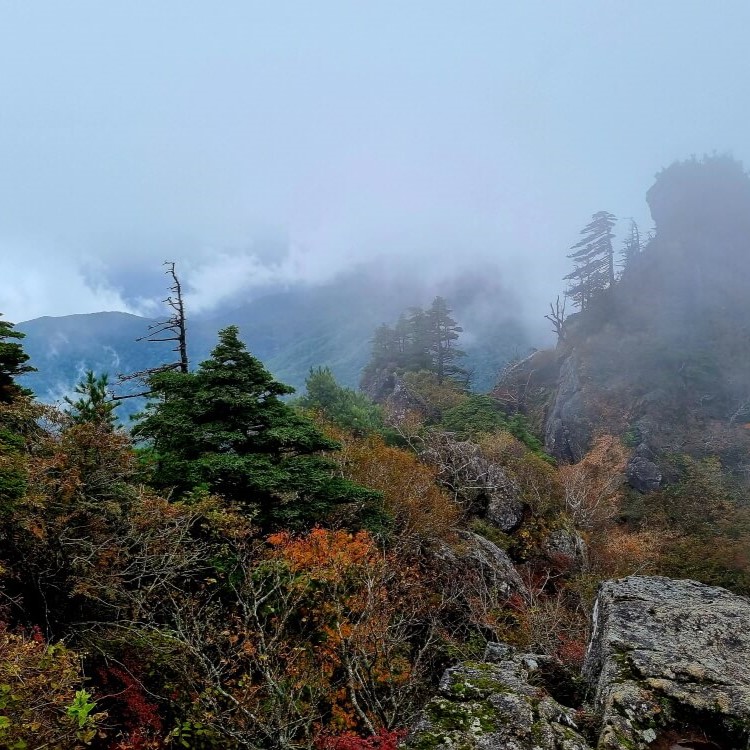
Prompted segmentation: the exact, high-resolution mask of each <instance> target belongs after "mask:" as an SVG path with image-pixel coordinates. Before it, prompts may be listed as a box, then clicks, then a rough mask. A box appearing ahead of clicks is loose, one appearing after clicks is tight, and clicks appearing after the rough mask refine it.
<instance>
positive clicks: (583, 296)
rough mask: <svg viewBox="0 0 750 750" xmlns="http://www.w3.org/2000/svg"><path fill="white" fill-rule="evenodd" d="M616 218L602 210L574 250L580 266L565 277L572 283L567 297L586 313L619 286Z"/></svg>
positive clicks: (586, 228) (576, 261)
mask: <svg viewBox="0 0 750 750" xmlns="http://www.w3.org/2000/svg"><path fill="white" fill-rule="evenodd" d="M615 221H616V219H615V217H614V216H613V215H612V214H610V213H607V212H606V211H598V212H597V213H595V214H594V215H593V216H592V217H591V221H590V222H589V223H588V224H587V225H586V226H585V227H584V228H583V229H582V230H581V235H582V237H581V239H580V240H579V241H578V242H577V243H576V244H575V245H573V246H572V247H571V250H573V252H572V253H571V254H570V255H568V257H569V258H570V259H572V260H573V262H574V263H575V264H576V267H575V269H574V270H573V271H571V273H569V274H568V275H567V276H565V279H566V280H568V281H570V286H569V287H568V289H567V290H566V292H565V294H566V296H567V297H569V298H570V299H572V300H573V303H574V304H575V305H577V306H578V307H580V308H581V309H582V310H585V309H586V308H587V307H588V305H589V304H590V302H591V301H592V300H594V299H596V298H597V297H598V296H600V295H601V293H602V292H603V291H604V290H605V289H608V288H611V287H613V286H614V284H615V261H614V250H613V248H612V240H613V239H614V234H613V233H612V227H614V225H615Z"/></svg>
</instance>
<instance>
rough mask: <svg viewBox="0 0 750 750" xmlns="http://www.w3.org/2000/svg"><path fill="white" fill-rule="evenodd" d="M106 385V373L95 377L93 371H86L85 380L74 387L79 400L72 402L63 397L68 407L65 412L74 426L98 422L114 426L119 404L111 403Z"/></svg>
mask: <svg viewBox="0 0 750 750" xmlns="http://www.w3.org/2000/svg"><path fill="white" fill-rule="evenodd" d="M108 383H109V377H108V375H107V373H104V374H102V375H100V376H99V377H97V376H96V375H95V374H94V371H93V370H87V372H86V376H85V378H84V379H83V380H81V382H80V383H78V385H76V387H75V392H76V393H78V394H79V395H80V398H78V399H76V400H75V401H74V400H73V399H72V398H70V397H69V396H66V397H65V403H66V404H68V406H69V407H70V408H68V409H66V412H67V414H69V415H70V417H71V418H72V419H73V421H74V422H75V423H76V424H83V423H84V422H99V423H101V424H107V425H110V426H111V427H113V426H114V424H115V420H116V417H115V413H114V412H115V409H116V408H117V407H118V406H119V403H118V402H117V401H112V399H111V398H110V396H109V393H107V385H108Z"/></svg>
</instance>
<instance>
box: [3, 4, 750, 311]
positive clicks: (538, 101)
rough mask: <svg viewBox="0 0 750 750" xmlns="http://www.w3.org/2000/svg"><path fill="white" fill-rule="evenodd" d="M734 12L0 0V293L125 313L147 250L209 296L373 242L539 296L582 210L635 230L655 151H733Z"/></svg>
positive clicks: (742, 30)
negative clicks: (629, 223) (482, 271)
mask: <svg viewBox="0 0 750 750" xmlns="http://www.w3.org/2000/svg"><path fill="white" fill-rule="evenodd" d="M749 30H750V2H747V0H738V1H737V2H731V1H730V0H722V1H721V2H719V3H717V2H709V1H708V0H706V1H705V2H689V1H688V0H672V1H670V2H667V1H666V0H662V1H659V0H657V1H652V0H640V1H635V0H630V1H628V2H605V1H604V0H590V1H589V2H575V1H574V0H565V1H564V2H550V1H549V0H545V1H544V2H532V1H531V0H523V1H520V0H519V1H518V2H503V1H501V0H491V1H489V2H473V1H472V0H466V1H463V2H458V0H455V1H454V2H439V1H438V0H423V1H417V0H409V1H407V2H404V1H403V0H400V1H399V2H387V1H385V0H377V1H375V0H371V1H370V2H355V1H354V0H346V1H343V0H342V2H326V1H325V0H316V1H315V2H311V1H310V0H306V1H305V2H297V3H292V2H282V1H280V0H273V2H268V1H264V2H251V1H250V0H236V1H232V0H222V1H221V2H190V1H189V0H174V1H168V0H159V1H158V2H149V1H147V0H142V1H140V2H138V1H135V2H134V1H133V0H129V1H128V2H116V1H115V0H107V2H101V0H95V1H94V0H92V2H82V1H80V0H66V2H60V0H50V1H49V2H38V1H37V0H0V71H1V73H0V312H3V313H5V315H6V317H7V318H9V319H11V320H15V321H19V320H24V319H28V318H32V317H36V316H40V315H62V314H68V313H74V312H90V311H95V310H102V309H108V310H114V309H121V310H125V309H129V310H142V311H145V310H148V309H149V305H150V301H151V300H152V299H158V298H159V297H160V296H161V295H162V287H163V283H164V282H163V278H162V277H161V275H160V264H161V262H162V260H164V259H166V258H169V259H173V260H177V261H178V263H179V266H180V268H181V270H182V272H183V275H184V276H185V278H186V281H187V282H188V286H189V289H190V302H191V305H192V308H191V309H192V310H193V311H196V312H205V313H209V312H210V311H211V310H212V309H214V308H215V307H216V306H217V305H222V304H225V303H228V302H230V301H231V302H235V301H236V300H237V299H238V298H239V297H240V296H241V295H243V294H257V293H258V289H259V288H262V287H263V285H265V284H269V283H274V282H279V281H281V282H286V281H289V282H295V281H299V280H303V281H313V282H314V281H318V280H321V279H325V278H328V277H330V276H331V275H332V274H334V273H336V272H337V271H338V270H340V269H343V268H346V267H348V266H349V265H350V264H352V263H355V262H357V261H361V260H363V259H370V258H373V257H375V256H377V255H380V254H385V255H390V256H392V255H408V256H409V257H411V258H418V259H420V260H421V261H422V262H423V263H424V264H425V266H426V267H428V268H429V273H431V274H435V273H445V274H447V273H450V272H451V271H452V269H454V268H455V269H456V270H457V271H458V270H460V268H461V267H462V266H465V265H467V264H470V265H473V266H475V267H476V266H477V265H479V267H480V268H485V267H486V268H487V271H488V273H489V272H492V273H499V274H501V275H502V277H503V283H504V284H505V285H510V286H511V287H514V288H515V289H516V293H517V295H518V298H519V300H521V302H522V304H524V306H525V307H524V310H525V312H527V313H529V314H532V313H533V314H538V315H542V314H543V312H544V310H543V309H541V308H543V306H544V303H545V300H547V299H548V298H552V297H553V296H554V294H555V293H556V292H557V291H559V290H560V289H561V288H562V284H561V282H560V281H559V279H560V276H561V275H562V274H564V273H565V272H566V269H567V266H566V260H565V257H564V256H565V252H566V248H567V246H569V245H570V244H572V243H573V242H574V241H575V240H576V235H577V233H578V231H579V229H580V228H581V227H582V226H583V224H585V223H586V221H587V219H588V218H589V217H590V215H591V214H592V213H593V212H595V211H597V210H600V209H606V210H609V211H612V212H613V213H615V214H617V215H619V216H631V215H632V216H636V217H637V218H638V219H639V221H640V222H641V223H642V224H643V225H644V226H645V227H646V228H648V225H649V220H648V211H647V208H646V205H645V200H644V196H645V191H646V190H647V188H648V187H649V186H650V184H651V182H652V180H653V175H654V173H655V172H656V171H657V170H658V169H659V168H661V167H663V166H666V165H668V164H669V163H670V162H672V161H673V160H675V159H678V158H685V157H688V156H690V155H691V154H698V155H700V154H702V153H704V152H711V151H713V150H717V151H729V152H731V153H733V154H734V155H735V156H737V157H738V158H740V159H743V160H745V161H746V163H748V161H750V127H748V120H749V119H750V118H749V117H748V115H749V114H750V112H749V103H750V52H748V46H747V45H748V33H750V31H749ZM422 259H423V260H422ZM496 267H499V269H497V268H496Z"/></svg>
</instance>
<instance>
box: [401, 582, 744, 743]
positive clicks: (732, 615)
mask: <svg viewBox="0 0 750 750" xmlns="http://www.w3.org/2000/svg"><path fill="white" fill-rule="evenodd" d="M584 699H585V700H586V701H587V702H586V703H584ZM405 745H406V749H407V750H449V749H450V750H475V749H476V750H495V749H497V750H500V749H506V748H507V749H508V750H587V749H588V748H590V747H596V748H597V750H747V748H748V747H749V746H750V600H748V599H745V598H743V597H740V596H735V595H734V594H731V593H730V592H728V591H726V590H724V589H720V588H715V587H712V586H706V585H704V584H700V583H696V582H694V581H677V580H672V579H669V578H662V577H658V576H654V577H638V576H632V577H629V578H623V579H620V580H617V581H608V582H606V583H605V584H603V585H602V587H601V589H600V591H599V595H598V598H597V601H596V606H595V611H594V616H593V631H592V637H591V641H590V643H589V647H588V651H587V654H586V660H585V663H584V669H583V676H582V677H581V676H580V675H579V676H578V677H576V676H575V675H570V674H569V673H568V674H566V672H565V669H564V668H563V667H562V665H561V664H560V663H559V662H557V661H556V660H554V659H552V658H551V657H548V656H539V655H534V654H524V653H518V652H517V651H515V650H514V649H512V648H511V647H509V646H506V645H504V644H490V645H489V646H488V647H487V651H486V653H485V657H484V660H483V661H481V662H465V663H463V664H459V665H457V666H455V667H451V668H450V669H448V670H447V671H446V673H445V674H444V676H443V679H442V680H441V682H440V687H439V693H438V695H437V696H436V697H435V698H433V699H432V700H431V701H430V702H429V703H428V704H427V706H426V707H425V709H424V711H423V712H422V714H421V715H420V717H419V719H418V720H417V722H416V723H415V725H414V727H413V728H412V731H411V733H410V734H409V736H408V737H407V738H406V740H405Z"/></svg>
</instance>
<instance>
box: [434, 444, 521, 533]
mask: <svg viewBox="0 0 750 750" xmlns="http://www.w3.org/2000/svg"><path fill="white" fill-rule="evenodd" d="M422 458H423V459H424V460H425V461H427V462H428V463H430V464H432V465H433V466H434V467H435V468H436V469H437V470H438V478H439V480H440V482H441V484H443V485H444V486H445V487H446V488H447V489H448V490H450V491H451V492H452V493H453V494H454V496H455V497H457V498H458V499H459V500H460V502H461V503H462V504H463V505H464V506H465V507H466V508H470V509H471V510H472V511H473V512H475V513H477V514H479V515H482V516H484V517H485V518H486V519H487V520H488V521H489V522H490V523H492V524H494V525H495V526H497V527H498V528H499V529H500V530H501V531H505V532H508V531H513V529H515V528H517V527H518V526H519V525H520V524H521V521H523V516H524V510H525V505H524V503H523V501H522V500H521V498H520V495H521V490H520V488H519V487H518V485H517V484H516V483H515V482H514V481H513V480H512V479H511V478H510V477H509V476H508V475H507V474H506V473H505V470H504V469H503V467H502V466H500V465H499V464H496V463H493V462H492V461H489V460H487V458H485V457H484V456H483V455H482V451H481V449H480V448H479V446H478V445H476V444H475V443H471V442H468V441H463V440H455V439H454V438H452V437H451V436H449V435H445V434H439V433H436V434H434V435H433V436H432V438H431V441H430V442H429V444H428V445H427V446H426V449H425V451H424V453H423V454H422Z"/></svg>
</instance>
